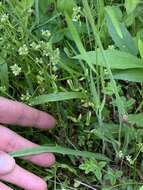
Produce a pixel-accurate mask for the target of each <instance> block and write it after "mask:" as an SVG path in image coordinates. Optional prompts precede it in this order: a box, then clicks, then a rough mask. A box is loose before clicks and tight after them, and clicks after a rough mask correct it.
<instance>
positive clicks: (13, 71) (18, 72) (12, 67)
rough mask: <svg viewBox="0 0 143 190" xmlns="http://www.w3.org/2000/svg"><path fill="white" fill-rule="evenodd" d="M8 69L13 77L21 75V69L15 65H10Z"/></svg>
mask: <svg viewBox="0 0 143 190" xmlns="http://www.w3.org/2000/svg"><path fill="white" fill-rule="evenodd" d="M10 68H11V70H12V73H13V74H14V75H15V76H18V75H19V74H20V73H21V67H19V66H18V65H17V64H14V65H12V66H11V67H10Z"/></svg>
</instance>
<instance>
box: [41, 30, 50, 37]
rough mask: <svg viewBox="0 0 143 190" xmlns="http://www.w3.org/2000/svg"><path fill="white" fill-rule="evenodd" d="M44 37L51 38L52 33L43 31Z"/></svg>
mask: <svg viewBox="0 0 143 190" xmlns="http://www.w3.org/2000/svg"><path fill="white" fill-rule="evenodd" d="M41 33H42V36H45V37H48V38H49V37H50V36H51V32H50V31H49V30H41Z"/></svg>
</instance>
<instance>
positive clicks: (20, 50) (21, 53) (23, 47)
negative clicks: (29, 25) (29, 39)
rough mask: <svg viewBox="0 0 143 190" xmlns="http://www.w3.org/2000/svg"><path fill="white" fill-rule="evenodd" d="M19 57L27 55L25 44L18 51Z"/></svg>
mask: <svg viewBox="0 0 143 190" xmlns="http://www.w3.org/2000/svg"><path fill="white" fill-rule="evenodd" d="M18 53H19V55H27V54H28V47H27V46H26V44H24V45H23V46H22V47H20V48H19V50H18Z"/></svg>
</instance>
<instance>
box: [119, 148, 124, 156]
mask: <svg viewBox="0 0 143 190" xmlns="http://www.w3.org/2000/svg"><path fill="white" fill-rule="evenodd" d="M118 157H119V158H124V154H123V152H122V151H121V150H120V151H119V152H118Z"/></svg>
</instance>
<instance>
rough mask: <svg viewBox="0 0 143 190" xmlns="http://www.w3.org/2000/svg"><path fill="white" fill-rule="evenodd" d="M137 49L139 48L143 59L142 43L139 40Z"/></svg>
mask: <svg viewBox="0 0 143 190" xmlns="http://www.w3.org/2000/svg"><path fill="white" fill-rule="evenodd" d="M138 48H139V52H140V56H141V58H142V59H143V41H142V40H141V39H139V40H138Z"/></svg>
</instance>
